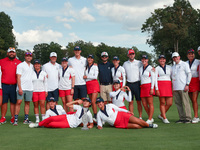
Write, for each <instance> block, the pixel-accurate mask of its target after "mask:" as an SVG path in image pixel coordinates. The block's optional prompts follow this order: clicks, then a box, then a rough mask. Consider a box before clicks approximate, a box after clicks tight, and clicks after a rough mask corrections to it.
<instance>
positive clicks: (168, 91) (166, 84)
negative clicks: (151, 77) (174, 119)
mask: <svg viewBox="0 0 200 150" xmlns="http://www.w3.org/2000/svg"><path fill="white" fill-rule="evenodd" d="M158 90H159V92H160V97H172V96H173V95H172V82H171V81H158Z"/></svg>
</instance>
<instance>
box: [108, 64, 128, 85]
mask: <svg viewBox="0 0 200 150" xmlns="http://www.w3.org/2000/svg"><path fill="white" fill-rule="evenodd" d="M111 73H112V77H113V81H115V80H119V81H120V82H123V86H125V84H126V73H125V69H124V68H123V67H122V66H118V67H117V68H115V67H113V68H111ZM119 77H123V80H120V79H119Z"/></svg>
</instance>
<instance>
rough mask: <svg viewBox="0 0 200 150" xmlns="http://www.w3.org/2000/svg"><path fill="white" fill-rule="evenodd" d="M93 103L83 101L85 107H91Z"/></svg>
mask: <svg viewBox="0 0 200 150" xmlns="http://www.w3.org/2000/svg"><path fill="white" fill-rule="evenodd" d="M90 105H91V103H90V102H88V101H87V100H83V107H90Z"/></svg>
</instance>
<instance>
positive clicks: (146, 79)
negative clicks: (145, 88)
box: [140, 65, 155, 89]
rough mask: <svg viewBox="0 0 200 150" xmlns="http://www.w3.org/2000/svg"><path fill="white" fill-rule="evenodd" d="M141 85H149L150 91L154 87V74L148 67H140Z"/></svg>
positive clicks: (149, 66)
mask: <svg viewBox="0 0 200 150" xmlns="http://www.w3.org/2000/svg"><path fill="white" fill-rule="evenodd" d="M140 78H141V85H142V84H148V83H151V89H153V88H154V85H155V73H154V72H153V71H152V66H151V65H148V66H147V67H146V68H144V67H143V66H142V67H140Z"/></svg>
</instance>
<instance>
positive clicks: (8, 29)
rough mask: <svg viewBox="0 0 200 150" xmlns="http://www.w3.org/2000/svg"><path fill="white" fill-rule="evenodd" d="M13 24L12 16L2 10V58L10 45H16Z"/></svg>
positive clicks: (0, 47) (0, 48) (0, 24)
mask: <svg viewBox="0 0 200 150" xmlns="http://www.w3.org/2000/svg"><path fill="white" fill-rule="evenodd" d="M12 29H13V25H12V20H11V19H10V17H9V16H8V15H7V14H5V13H4V12H0V58H3V57H5V55H6V51H7V50H8V48H9V47H16V43H15V36H14V34H13V32H12Z"/></svg>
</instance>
